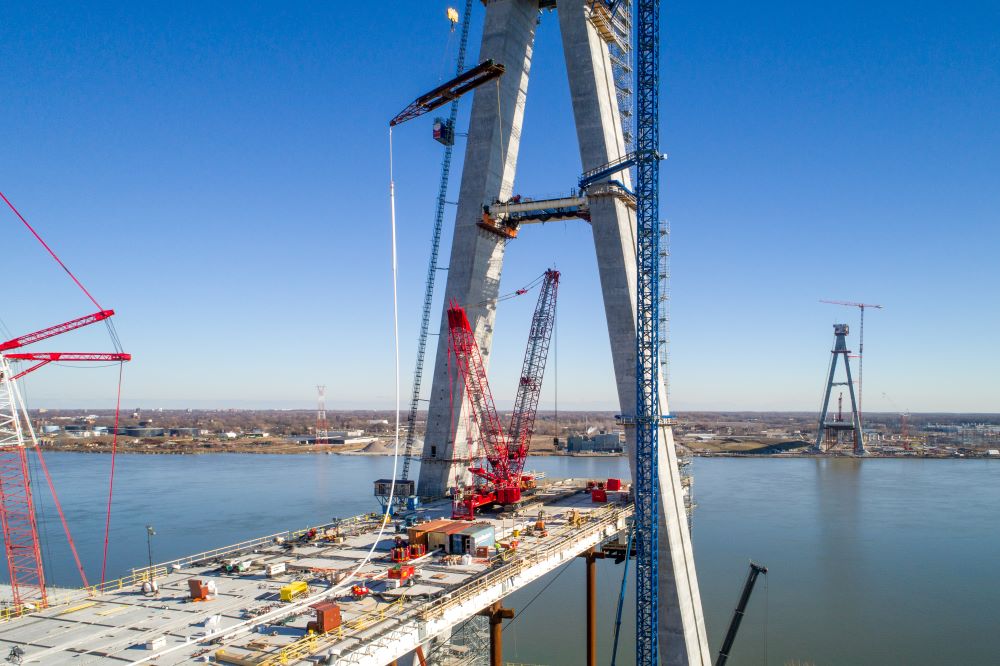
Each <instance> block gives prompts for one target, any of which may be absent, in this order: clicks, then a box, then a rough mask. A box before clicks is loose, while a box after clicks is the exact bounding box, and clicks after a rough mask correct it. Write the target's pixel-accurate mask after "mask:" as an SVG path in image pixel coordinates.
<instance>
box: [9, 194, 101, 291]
mask: <svg viewBox="0 0 1000 666" xmlns="http://www.w3.org/2000/svg"><path fill="white" fill-rule="evenodd" d="M0 198H2V199H3V200H4V203H6V204H7V206H8V207H9V208H10V209H11V210H12V211H14V215H17V217H18V219H20V220H21V222H23V223H24V226H26V227H27V228H28V231H30V232H31V234H32V235H33V236H34V237H35V238H36V239H38V242H39V243H41V244H42V247H44V248H45V249H46V250H47V251H48V253H49V254H50V255H51V256H52V258H53V259H55V260H56V263H57V264H59V265H60V266H62V269H63V270H64V271H66V275H68V276H69V277H70V279H72V280H73V282H75V283H76V286H78V287H79V288H80V290H81V291H83V293H84V294H86V295H87V298H89V299H90V302H91V303H93V304H94V305H96V306H97V309H98V310H103V309H104V308H102V307H101V304H100V303H98V302H97V299H95V298H94V297H93V296H91V295H90V292H89V291H87V288H86V287H84V286H83V284H82V283H81V282H80V281H79V280H78V279H76V276H75V275H73V271H71V270H70V269H69V268H67V267H66V264H64V263H63V262H62V259H60V258H59V257H58V256H56V253H55V252H53V251H52V248H51V247H49V245H48V243H46V242H45V241H44V240H42V237H41V236H39V235H38V232H37V231H35V228H34V227H33V226H31V225H30V224H28V221H27V220H26V219H24V216H23V215H21V213H20V212H19V211H18V210H17V208H14V204H12V203H11V202H10V199H8V198H7V197H6V195H4V193H3V192H0Z"/></svg>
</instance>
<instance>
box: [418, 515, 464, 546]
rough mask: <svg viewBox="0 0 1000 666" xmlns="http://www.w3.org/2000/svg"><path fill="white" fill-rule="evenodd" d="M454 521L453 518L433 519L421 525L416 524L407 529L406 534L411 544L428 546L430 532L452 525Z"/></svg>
mask: <svg viewBox="0 0 1000 666" xmlns="http://www.w3.org/2000/svg"><path fill="white" fill-rule="evenodd" d="M452 522H453V521H451V520H432V521H430V522H427V523H422V524H420V525H414V526H413V527H411V528H409V529H407V530H406V535H407V536H408V537H409V539H410V543H411V544H414V543H419V544H423V545H424V546H426V545H427V533H428V532H433V531H434V530H437V529H440V528H442V527H444V526H446V525H451V524H452Z"/></svg>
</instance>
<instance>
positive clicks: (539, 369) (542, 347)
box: [448, 269, 559, 520]
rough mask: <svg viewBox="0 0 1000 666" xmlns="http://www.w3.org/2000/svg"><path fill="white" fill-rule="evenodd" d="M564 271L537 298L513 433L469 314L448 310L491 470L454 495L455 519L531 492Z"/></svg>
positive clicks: (548, 279)
mask: <svg viewBox="0 0 1000 666" xmlns="http://www.w3.org/2000/svg"><path fill="white" fill-rule="evenodd" d="M558 289H559V271H556V270H552V269H549V270H547V271H545V277H544V280H543V282H542V286H541V289H540V290H539V294H538V302H537V304H536V305H535V312H534V315H533V316H532V318H531V329H530V331H529V333H528V345H527V349H526V350H525V353H524V363H523V365H522V367H521V377H520V379H519V380H518V387H517V398H516V399H515V401H514V411H513V413H512V414H511V421H510V427H509V428H508V429H507V432H506V433H504V430H503V426H502V425H501V423H500V417H499V415H498V414H497V410H496V405H495V404H494V402H493V393H492V391H491V390H490V384H489V380H488V379H487V377H486V368H485V366H484V364H483V360H482V356H481V355H480V353H479V344H478V343H477V342H476V337H475V334H474V333H473V331H472V327H471V325H470V324H469V319H468V317H467V316H466V314H465V309H464V308H463V307H461V306H460V305H455V304H453V305H452V307H451V308H449V309H448V324H449V337H450V342H451V349H452V353H453V354H454V357H455V360H456V366H457V369H458V372H459V373H460V374H461V376H462V378H463V381H464V386H465V399H466V400H468V402H469V404H470V406H471V410H470V411H471V414H472V417H473V420H474V422H475V424H476V427H477V429H478V431H479V436H480V438H481V440H482V444H483V447H482V448H483V449H484V453H485V458H486V462H487V463H488V467H484V466H482V465H479V466H477V467H472V468H471V469H470V471H471V472H472V474H473V476H474V477H475V478H476V479H477V480H478V483H476V484H475V485H473V486H471V487H467V488H459V489H458V492H457V493H456V495H455V503H454V511H453V517H454V518H456V519H466V520H471V519H472V518H473V517H474V516H475V511H476V509H478V508H479V507H482V506H489V505H491V504H501V505H509V504H517V503H518V502H520V501H521V491H522V489H524V488H530V487H531V486H532V483H533V479H530V478H527V477H525V475H524V464H525V461H526V460H527V458H528V451H529V449H530V446H531V436H532V434H533V433H534V430H535V416H536V414H537V412H538V398H539V396H540V394H541V390H542V378H543V377H544V375H545V364H546V360H547V359H548V352H549V344H550V342H551V339H552V330H553V328H554V326H555V316H556V296H557V294H558Z"/></svg>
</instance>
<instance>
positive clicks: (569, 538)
mask: <svg viewBox="0 0 1000 666" xmlns="http://www.w3.org/2000/svg"><path fill="white" fill-rule="evenodd" d="M631 511H632V510H631V506H630V505H629V506H615V505H609V506H605V507H602V508H600V509H597V510H595V511H588V512H586V513H582V514H580V519H581V521H583V522H582V523H581V524H578V525H567V526H565V527H564V528H563V529H561V530H560V538H558V539H557V540H556V541H555V542H554V543H550V544H547V545H546V547H545V548H542V549H538V550H534V551H532V552H530V553H527V554H525V555H519V556H517V559H514V560H513V561H510V562H504V561H503V560H502V559H496V558H495V559H494V561H495V562H497V563H498V564H499V566H497V568H495V569H493V570H492V571H490V572H489V573H487V574H486V575H484V576H479V577H477V578H475V579H473V580H472V581H470V582H469V583H466V584H465V585H462V586H461V587H459V588H457V589H456V590H454V591H452V592H451V593H449V594H448V595H447V596H446V597H443V598H441V599H439V600H437V601H436V602H432V603H431V604H430V605H429V606H428V607H426V608H423V609H421V613H420V614H421V617H423V618H424V619H425V620H427V619H430V618H432V617H436V616H438V615H441V614H442V613H444V612H445V611H446V610H448V609H449V608H451V607H453V606H457V605H460V604H462V603H465V602H466V601H467V600H468V599H470V598H472V597H474V596H475V595H476V594H478V593H480V592H483V591H485V590H487V589H489V588H491V587H493V586H495V585H498V584H500V583H501V582H503V581H505V580H509V579H511V578H513V577H515V576H517V575H518V574H519V573H521V572H522V571H523V570H525V569H528V568H531V567H532V566H534V565H536V564H538V563H539V562H542V561H544V560H546V559H548V558H549V557H551V556H553V555H555V554H557V553H558V552H559V551H562V550H564V549H565V547H566V545H567V543H570V542H574V541H580V540H584V539H587V538H589V537H591V536H592V535H593V534H594V533H595V532H600V531H601V530H602V529H604V528H605V527H607V526H609V525H613V524H614V523H616V522H617V521H618V520H619V519H620V518H623V517H627V516H628V515H629V514H630V513H631ZM498 557H502V554H501V556H498Z"/></svg>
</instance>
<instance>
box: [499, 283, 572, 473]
mask: <svg viewBox="0 0 1000 666" xmlns="http://www.w3.org/2000/svg"><path fill="white" fill-rule="evenodd" d="M558 291H559V271H557V270H554V269H551V268H550V269H549V270H547V271H545V280H544V282H542V289H541V291H540V292H539V294H538V303H537V304H536V305H535V314H534V316H533V317H532V318H531V330H530V332H529V333H528V347H527V349H526V350H525V352H524V364H523V365H522V366H521V379H520V380H519V382H518V385H517V398H515V400H514V412H513V414H511V416H510V429H509V430H508V431H507V432H508V433H509V436H510V445H511V449H512V450H511V468H512V471H513V473H514V474H515V476H518V477H520V476H521V474H522V473H523V472H524V463H525V460H526V459H527V457H528V449H529V447H530V446H531V436H532V434H534V432H535V416H536V415H537V414H538V399H539V397H540V396H541V393H542V378H543V377H544V375H545V362H546V361H547V360H548V356H549V343H550V342H551V340H552V329H553V327H554V326H555V322H556V295H557V293H558Z"/></svg>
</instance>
